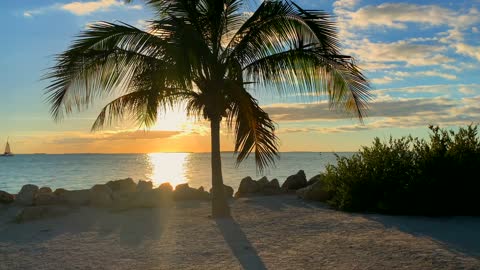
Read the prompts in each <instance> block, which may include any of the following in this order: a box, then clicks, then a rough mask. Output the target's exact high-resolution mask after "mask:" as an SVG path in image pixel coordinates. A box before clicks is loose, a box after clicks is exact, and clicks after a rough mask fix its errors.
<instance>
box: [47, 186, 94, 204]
mask: <svg viewBox="0 0 480 270" xmlns="http://www.w3.org/2000/svg"><path fill="white" fill-rule="evenodd" d="M55 192H57V190H55ZM58 193H61V194H60V195H59V196H58V199H59V201H61V202H65V203H66V204H68V205H72V206H83V205H88V204H89V203H90V190H88V189H80V190H65V191H62V192H58Z"/></svg>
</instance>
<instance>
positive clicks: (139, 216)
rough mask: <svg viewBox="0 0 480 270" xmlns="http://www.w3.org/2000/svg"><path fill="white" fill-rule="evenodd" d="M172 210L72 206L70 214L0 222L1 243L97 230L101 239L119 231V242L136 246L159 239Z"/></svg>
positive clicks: (28, 241)
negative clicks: (19, 221) (16, 222)
mask: <svg viewBox="0 0 480 270" xmlns="http://www.w3.org/2000/svg"><path fill="white" fill-rule="evenodd" d="M170 212H171V210H170V209H169V208H151V209H149V208H143V209H135V211H110V210H106V209H95V208H79V209H72V213H70V214H69V215H68V216H67V217H59V218H48V219H41V220H35V221H29V222H26V223H21V224H0V244H1V243H9V242H14V243H16V244H35V243H42V242H44V241H47V240H49V239H53V238H56V237H58V236H60V235H65V234H67V235H73V236H75V235H80V234H82V233H86V232H95V233H97V235H98V237H99V238H100V239H101V238H108V237H110V235H112V234H116V233H118V235H119V237H120V239H119V240H120V244H122V245H125V246H131V247H135V246H139V245H141V244H142V242H143V241H144V240H145V239H160V237H161V235H162V233H163V231H164V229H165V227H166V224H167V223H168V221H169V217H170ZM139 231H140V232H142V233H138V232H139Z"/></svg>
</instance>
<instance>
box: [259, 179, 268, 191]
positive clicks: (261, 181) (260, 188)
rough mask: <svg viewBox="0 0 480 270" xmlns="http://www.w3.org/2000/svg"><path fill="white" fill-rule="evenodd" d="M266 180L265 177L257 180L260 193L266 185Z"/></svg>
mask: <svg viewBox="0 0 480 270" xmlns="http://www.w3.org/2000/svg"><path fill="white" fill-rule="evenodd" d="M268 183H269V182H268V178H267V177H266V176H264V177H262V178H260V179H258V180H257V184H258V189H259V190H260V191H261V190H263V188H264V187H265V186H266V185H268Z"/></svg>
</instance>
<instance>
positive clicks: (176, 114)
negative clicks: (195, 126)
mask: <svg viewBox="0 0 480 270" xmlns="http://www.w3.org/2000/svg"><path fill="white" fill-rule="evenodd" d="M190 124H191V121H189V119H188V117H187V116H186V115H185V112H184V111H182V110H180V109H178V110H170V111H167V112H166V113H162V114H161V115H160V116H159V117H158V119H157V123H155V125H154V126H153V127H152V129H153V130H185V128H186V127H188V126H189V125H190Z"/></svg>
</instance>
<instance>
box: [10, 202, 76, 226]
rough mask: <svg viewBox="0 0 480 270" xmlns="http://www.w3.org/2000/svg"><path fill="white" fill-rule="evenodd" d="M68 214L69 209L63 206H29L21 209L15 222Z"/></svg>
mask: <svg viewBox="0 0 480 270" xmlns="http://www.w3.org/2000/svg"><path fill="white" fill-rule="evenodd" d="M69 212H70V209H69V208H68V207H63V206H29V207H25V208H23V209H21V210H20V212H18V214H17V216H16V218H15V220H16V221H17V222H19V223H20V222H26V221H30V220H35V219H41V218H49V217H56V216H62V215H66V214H68V213H69Z"/></svg>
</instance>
